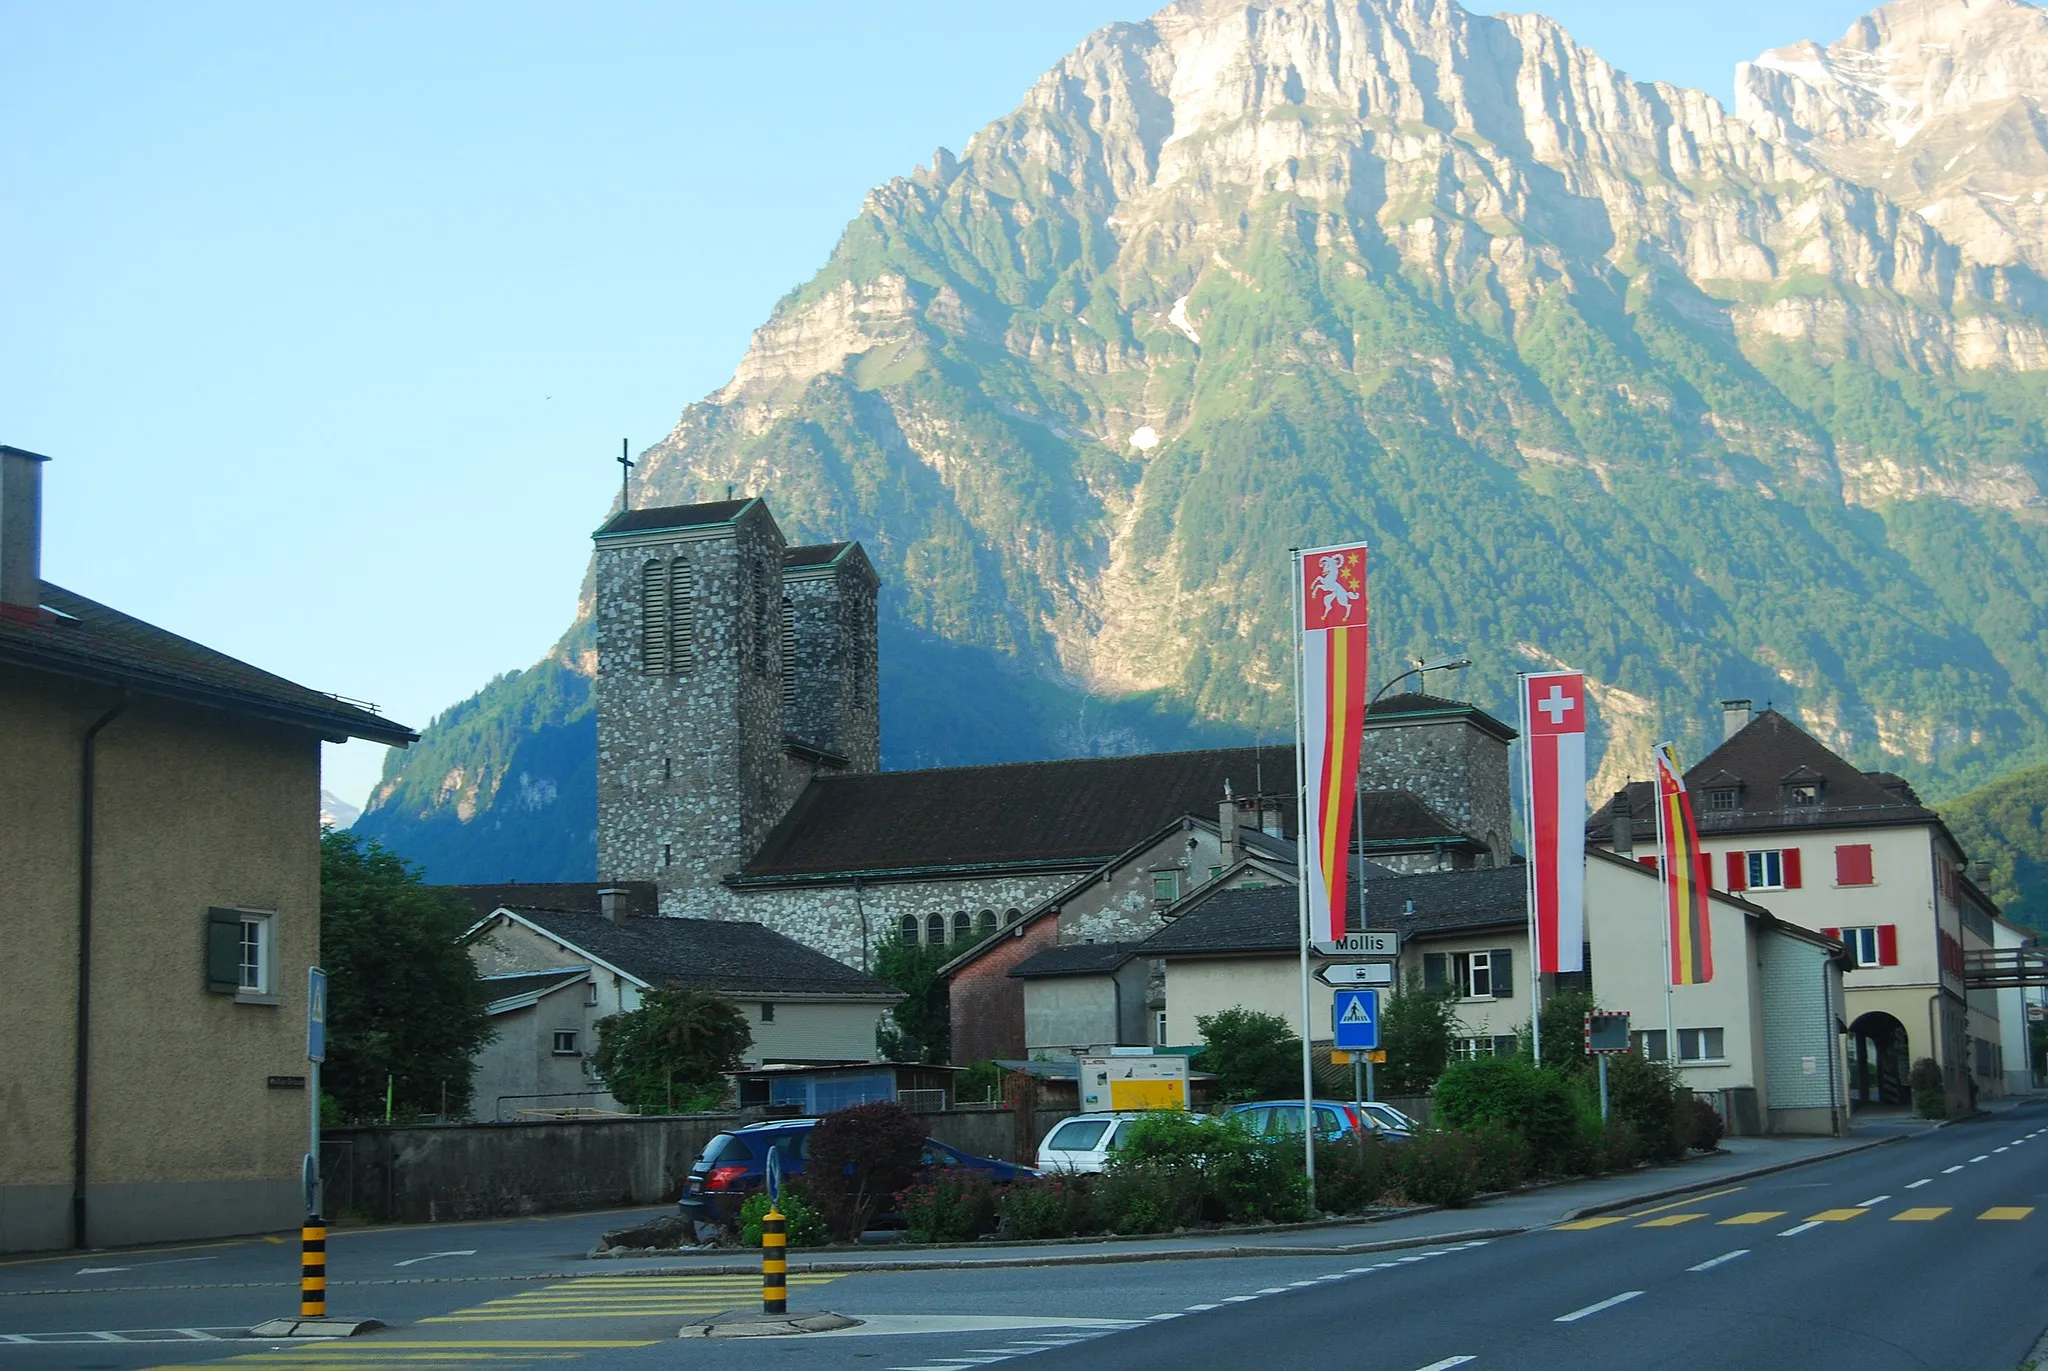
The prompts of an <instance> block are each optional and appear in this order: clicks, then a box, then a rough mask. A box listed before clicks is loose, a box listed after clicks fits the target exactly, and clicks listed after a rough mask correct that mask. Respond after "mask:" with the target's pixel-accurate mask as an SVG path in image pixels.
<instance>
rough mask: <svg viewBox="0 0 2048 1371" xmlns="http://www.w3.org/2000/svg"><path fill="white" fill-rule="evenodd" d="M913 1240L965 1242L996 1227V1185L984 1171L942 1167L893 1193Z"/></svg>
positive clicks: (906, 1228) (990, 1231)
mask: <svg viewBox="0 0 2048 1371" xmlns="http://www.w3.org/2000/svg"><path fill="white" fill-rule="evenodd" d="M896 1212H897V1213H898V1214H900V1215H901V1216H902V1218H903V1227H904V1229H905V1231H906V1232H907V1233H908V1234H909V1235H910V1239H911V1241H912V1242H966V1241H968V1240H969V1239H972V1238H979V1237H981V1236H982V1235H983V1234H986V1233H993V1232H995V1231H996V1186H995V1182H994V1181H993V1180H992V1179H990V1178H989V1176H988V1175H987V1174H986V1173H985V1172H980V1171H966V1170H955V1171H941V1172H939V1173H937V1174H936V1175H934V1176H932V1177H931V1178H930V1179H928V1180H924V1181H920V1182H918V1183H917V1184H916V1185H913V1186H911V1187H910V1188H909V1189H908V1190H905V1191H904V1192H903V1193H902V1194H900V1195H898V1196H897V1197H896Z"/></svg>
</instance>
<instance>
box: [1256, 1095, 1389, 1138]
mask: <svg viewBox="0 0 2048 1371" xmlns="http://www.w3.org/2000/svg"><path fill="white" fill-rule="evenodd" d="M1387 1112H1388V1113H1394V1112H1395V1111H1392V1110H1389V1111H1387ZM1228 1117H1230V1118H1233V1119H1242V1120H1243V1121H1244V1124H1245V1126H1246V1127H1247V1128H1249V1129H1251V1131H1252V1132H1253V1133H1255V1134H1257V1135H1258V1136H1259V1137H1261V1138H1266V1139H1269V1140H1270V1139H1274V1138H1283V1137H1293V1138H1298V1137H1300V1136H1301V1101H1300V1100H1255V1101H1253V1102H1252V1103H1250V1104H1240V1105H1234V1106H1232V1107H1231V1109H1230V1110H1229V1113H1228ZM1399 1117H1402V1118H1406V1117H1407V1116H1406V1115H1400V1116H1399ZM1358 1134H1363V1135H1365V1136H1366V1137H1369V1138H1379V1139H1380V1140H1382V1141H1383V1142H1407V1141H1408V1140H1409V1139H1410V1138H1412V1137H1414V1136H1415V1134H1414V1129H1413V1127H1412V1125H1411V1127H1409V1128H1394V1127H1391V1126H1389V1124H1388V1123H1387V1121H1386V1119H1384V1118H1383V1117H1381V1116H1380V1115H1379V1114H1378V1113H1377V1112H1376V1111H1374V1110H1373V1109H1372V1108H1370V1107H1368V1108H1366V1109H1363V1110H1361V1109H1360V1108H1359V1107H1358V1106H1357V1105H1354V1104H1352V1103H1351V1102H1350V1101H1348V1100H1317V1101H1316V1136H1317V1137H1318V1138H1348V1137H1353V1136H1355V1135H1358Z"/></svg>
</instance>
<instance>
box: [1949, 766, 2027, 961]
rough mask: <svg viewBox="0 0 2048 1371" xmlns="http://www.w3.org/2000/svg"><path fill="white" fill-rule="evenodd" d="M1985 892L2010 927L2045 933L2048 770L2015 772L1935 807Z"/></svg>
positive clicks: (2024, 769)
mask: <svg viewBox="0 0 2048 1371" xmlns="http://www.w3.org/2000/svg"><path fill="white" fill-rule="evenodd" d="M1941 817H1942V818H1943V819H1946V820H1947V821H1948V826H1949V827H1950V828H1951V829H1952V830H1954V832H1955V835H1956V838H1957V839H1958V840H1959V841H1960V842H1961V843H1962V845H1963V850H1964V851H1966V852H1968V853H1969V854H1970V856H1971V858H1972V859H1973V860H1976V861H1981V862H1983V863H1985V864H1986V865H1987V866H1988V867H1989V868H1990V871H1989V876H1988V879H1987V880H1986V882H1985V889H1986V890H1988V891H1989V892H1990V893H1991V897H1992V898H1993V899H1995V900H1997V901H1998V902H1999V903H2000V904H2002V905H2004V906H2005V913H2006V917H2007V918H2009V919H2011V920H2013V921H2014V922H2015V923H2022V924H2026V925H2028V926H2029V927H2032V928H2037V929H2041V930H2043V931H2048V766H2031V767H2026V768H2023V769H2022V770H2019V771H2016V772H2014V773H2012V774H2011V775H2009V776H2001V777H2000V778H1999V779H1997V780H1995V781H1993V782H1991V784H1989V785H1986V786H1981V787H1979V788H1978V789H1976V790H1973V791H1971V792H1970V793H1969V794H1967V795H1961V796H1958V797H1957V798H1956V799H1953V800H1951V801H1949V802H1948V803H1947V804H1945V805H1943V806H1942V807H1941Z"/></svg>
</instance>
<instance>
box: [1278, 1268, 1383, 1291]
mask: <svg viewBox="0 0 2048 1371" xmlns="http://www.w3.org/2000/svg"><path fill="white" fill-rule="evenodd" d="M1370 1270H1372V1268H1371V1267H1370V1266H1347V1267H1345V1268H1344V1274H1345V1275H1347V1276H1363V1275H1364V1274H1365V1273H1366V1272H1368V1271H1370ZM1259 1293H1260V1294H1261V1295H1264V1294H1268V1293H1270V1292H1268V1291H1265V1290H1261V1291H1260V1292H1259Z"/></svg>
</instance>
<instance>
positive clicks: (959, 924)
mask: <svg viewBox="0 0 2048 1371" xmlns="http://www.w3.org/2000/svg"><path fill="white" fill-rule="evenodd" d="M970 931H971V923H970V921H969V918H968V914H967V911H966V910H964V909H963V910H961V911H960V912H959V913H957V914H955V915H954V916H953V941H954V942H956V943H964V942H966V941H967V935H968V933H969V932H970Z"/></svg>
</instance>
